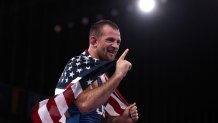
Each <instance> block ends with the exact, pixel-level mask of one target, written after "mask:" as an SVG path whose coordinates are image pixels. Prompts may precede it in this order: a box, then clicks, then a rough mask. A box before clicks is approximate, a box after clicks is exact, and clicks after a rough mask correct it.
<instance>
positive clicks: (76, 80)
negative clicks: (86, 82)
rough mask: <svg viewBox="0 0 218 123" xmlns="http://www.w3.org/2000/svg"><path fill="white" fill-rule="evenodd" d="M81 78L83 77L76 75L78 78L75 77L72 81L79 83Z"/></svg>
mask: <svg viewBox="0 0 218 123" xmlns="http://www.w3.org/2000/svg"><path fill="white" fill-rule="evenodd" d="M80 79H82V77H76V79H74V80H73V81H72V82H71V83H77V82H79V80H80Z"/></svg>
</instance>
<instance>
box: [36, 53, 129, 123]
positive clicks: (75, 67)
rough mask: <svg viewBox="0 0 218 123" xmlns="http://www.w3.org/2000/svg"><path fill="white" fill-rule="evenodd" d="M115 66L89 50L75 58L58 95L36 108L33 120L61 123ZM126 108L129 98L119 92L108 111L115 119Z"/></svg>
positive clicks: (62, 80)
mask: <svg viewBox="0 0 218 123" xmlns="http://www.w3.org/2000/svg"><path fill="white" fill-rule="evenodd" d="M114 65H115V61H101V60H98V59H94V58H92V57H91V56H90V55H89V54H88V52H87V51H84V52H83V53H82V54H81V55H79V56H76V57H73V58H72V59H71V60H70V61H69V62H68V64H67V65H66V67H65V69H64V72H63V73H62V75H61V77H60V79H59V82H58V84H57V87H56V95H54V96H52V97H50V98H48V99H45V100H42V101H40V102H39V103H38V104H36V105H35V106H34V107H33V111H32V121H33V122H34V123H59V122H60V119H61V117H62V116H63V115H64V113H65V112H66V111H67V110H68V108H69V107H70V106H72V104H73V102H74V101H75V99H76V98H77V97H78V95H79V94H80V93H82V92H83V90H84V89H85V88H86V87H88V86H89V85H90V84H92V83H93V82H94V81H95V80H96V79H97V78H98V77H99V76H100V75H101V74H103V73H106V72H107V71H108V70H109V69H110V68H111V67H114ZM126 106H127V103H126V101H125V99H124V98H123V97H122V95H121V94H120V93H119V91H118V90H115V91H114V92H113V93H112V94H111V96H110V98H109V99H108V103H107V105H106V106H105V111H106V112H107V114H109V115H111V116H119V115H120V114H122V113H123V111H124V109H125V108H126Z"/></svg>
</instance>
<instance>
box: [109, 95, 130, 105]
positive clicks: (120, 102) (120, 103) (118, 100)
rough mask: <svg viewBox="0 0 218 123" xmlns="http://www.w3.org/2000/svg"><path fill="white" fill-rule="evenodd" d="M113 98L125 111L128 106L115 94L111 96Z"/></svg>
mask: <svg viewBox="0 0 218 123" xmlns="http://www.w3.org/2000/svg"><path fill="white" fill-rule="evenodd" d="M111 97H113V98H114V99H115V100H116V101H117V102H118V103H119V105H120V107H121V108H122V109H125V108H126V107H127V106H126V105H125V104H124V103H123V102H122V101H120V99H118V98H117V97H116V96H115V95H114V94H113V93H112V94H111Z"/></svg>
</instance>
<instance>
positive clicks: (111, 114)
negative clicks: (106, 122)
mask: <svg viewBox="0 0 218 123" xmlns="http://www.w3.org/2000/svg"><path fill="white" fill-rule="evenodd" d="M105 110H106V111H107V113H109V114H110V116H119V114H118V113H117V112H116V111H115V110H114V108H113V107H112V106H111V105H110V104H109V103H108V104H107V105H106V107H105Z"/></svg>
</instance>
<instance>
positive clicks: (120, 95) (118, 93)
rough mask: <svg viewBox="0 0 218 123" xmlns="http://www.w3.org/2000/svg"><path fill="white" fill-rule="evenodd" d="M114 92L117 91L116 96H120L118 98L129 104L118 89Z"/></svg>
mask: <svg viewBox="0 0 218 123" xmlns="http://www.w3.org/2000/svg"><path fill="white" fill-rule="evenodd" d="M115 92H116V93H117V95H118V97H119V98H120V100H121V101H122V102H123V103H124V104H126V105H127V106H128V105H129V103H128V102H127V101H126V100H125V98H124V97H123V96H122V94H121V93H120V92H119V90H117V89H115Z"/></svg>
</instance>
